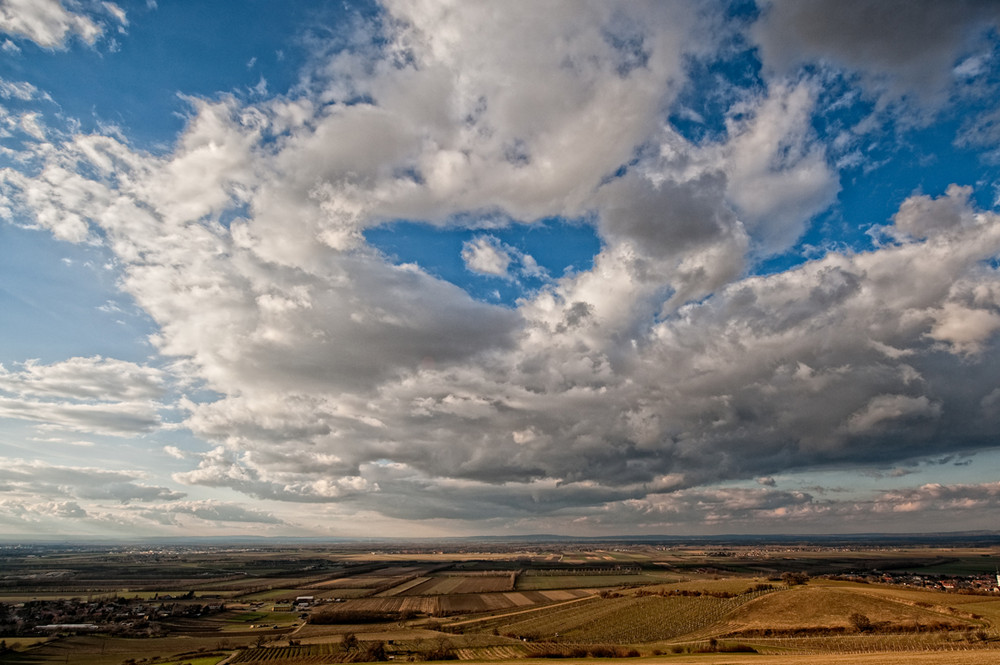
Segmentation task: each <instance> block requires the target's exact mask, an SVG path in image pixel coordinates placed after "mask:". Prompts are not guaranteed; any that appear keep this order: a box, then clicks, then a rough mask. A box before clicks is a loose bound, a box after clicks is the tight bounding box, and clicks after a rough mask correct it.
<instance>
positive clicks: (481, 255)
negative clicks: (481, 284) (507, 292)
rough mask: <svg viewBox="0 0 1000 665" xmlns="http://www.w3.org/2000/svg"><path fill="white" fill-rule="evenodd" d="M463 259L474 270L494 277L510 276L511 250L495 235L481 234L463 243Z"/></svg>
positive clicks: (466, 265) (467, 266)
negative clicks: (508, 270) (508, 271)
mask: <svg viewBox="0 0 1000 665" xmlns="http://www.w3.org/2000/svg"><path fill="white" fill-rule="evenodd" d="M462 260H463V261H465V267H466V268H467V269H469V270H471V271H472V272H478V273H480V274H483V275H492V276H493V277H509V275H508V274H507V268H508V267H509V266H510V262H511V256H510V250H509V249H507V248H506V247H504V245H503V243H501V242H500V241H499V240H497V239H496V238H495V237H493V236H479V237H478V238H474V239H473V240H469V241H467V242H466V243H465V244H463V245H462Z"/></svg>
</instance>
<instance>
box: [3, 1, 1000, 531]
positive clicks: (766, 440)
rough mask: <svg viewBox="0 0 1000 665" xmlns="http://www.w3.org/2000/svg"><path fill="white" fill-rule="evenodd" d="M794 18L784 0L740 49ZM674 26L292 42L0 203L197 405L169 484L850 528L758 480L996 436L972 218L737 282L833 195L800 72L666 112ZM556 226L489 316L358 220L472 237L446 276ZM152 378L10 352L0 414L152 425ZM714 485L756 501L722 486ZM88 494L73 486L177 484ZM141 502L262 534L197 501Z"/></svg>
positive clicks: (673, 10) (596, 13) (77, 139)
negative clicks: (136, 142) (184, 384)
mask: <svg viewBox="0 0 1000 665" xmlns="http://www.w3.org/2000/svg"><path fill="white" fill-rule="evenodd" d="M803 6H804V7H805V9H803V10H801V11H803V12H807V11H814V10H815V11H814V13H815V12H818V11H819V9H817V8H818V7H819V6H820V4H819V3H807V4H804V5H803ZM529 8H530V13H532V14H533V15H534V14H540V15H538V16H535V17H534V20H532V21H529V22H525V21H524V20H523V16H524V15H525V14H526V13H528V11H529ZM797 11H798V10H794V9H793V8H789V7H788V6H785V5H783V4H780V3H778V4H775V5H774V6H773V7H771V9H770V10H769V13H767V14H766V15H765V16H766V18H765V19H763V21H764V23H763V24H762V25H763V27H761V28H759V30H760V34H759V36H758V38H759V39H760V40H762V43H765V42H766V40H767V39H768V38H769V37H768V35H769V34H770V33H767V30H771V29H772V28H773V26H774V25H779V24H783V23H782V22H784V23H788V22H790V21H792V22H794V21H800V20H801V21H805V20H806V19H805V18H802V17H801V16H800V15H799V14H798V13H795V12H797ZM824 11H826V10H824ZM830 11H833V10H830ZM789 12H791V13H790V14H789ZM694 16H696V13H694V12H690V11H685V7H683V6H681V5H680V4H677V3H628V4H608V3H578V2H567V3H555V2H554V3H544V4H542V5H538V4H537V3H529V4H525V5H523V6H521V7H520V9H517V8H515V9H511V8H509V7H508V8H507V9H506V11H504V12H502V13H500V14H497V13H496V12H495V11H493V10H492V9H491V8H490V6H489V5H483V4H478V3H457V4H455V5H453V6H445V5H443V4H442V3H436V2H435V3H431V2H427V3H423V2H405V3H404V2H399V3H396V2H391V3H387V5H386V7H385V15H384V16H383V17H382V18H381V20H380V21H376V22H374V23H372V24H370V25H368V24H366V26H365V27H364V30H363V31H362V32H363V33H364V34H365V35H367V36H368V37H372V39H371V43H366V44H364V45H362V46H359V47H358V48H357V49H353V50H350V51H343V52H340V51H338V52H335V53H330V54H327V56H326V57H323V58H319V59H318V61H317V63H315V64H314V66H313V67H311V68H310V69H309V70H308V71H306V72H305V73H304V74H303V82H302V84H301V86H300V87H299V88H297V89H295V90H294V91H292V92H291V93H290V94H288V95H287V96H282V97H277V98H274V99H257V98H255V101H253V102H249V101H246V100H241V99H238V98H236V97H233V96H219V97H217V98H215V99H211V100H204V99H191V100H189V101H190V104H191V110H190V118H189V121H188V124H187V126H186V129H185V130H184V132H183V133H182V135H181V136H180V137H179V138H178V140H177V143H176V145H174V146H173V147H172V149H170V150H165V151H163V152H162V153H160V154H150V153H146V152H143V151H141V150H137V149H134V148H133V147H131V146H130V145H128V144H127V143H126V142H125V141H123V140H120V139H119V138H116V137H114V136H102V135H96V134H95V135H82V134H78V135H74V136H70V137H68V138H66V139H65V140H63V141H56V140H55V139H53V138H49V139H48V140H49V141H51V143H47V144H45V146H44V147H38V148H35V149H34V152H32V153H31V155H30V159H29V161H30V162H31V164H32V166H33V167H34V170H32V169H23V170H14V169H11V168H8V169H4V170H3V171H0V179H2V181H3V182H4V183H5V185H6V186H7V190H8V191H9V192H10V193H9V195H8V197H9V203H6V205H7V206H8V207H9V208H10V210H11V211H12V213H11V214H14V212H16V213H17V214H18V215H20V216H21V217H22V218H23V219H25V220H27V222H28V223H31V224H33V225H34V226H35V227H36V228H40V229H45V230H47V231H48V232H50V233H51V234H52V235H53V236H54V237H56V238H59V239H61V240H65V241H70V242H93V243H97V242H100V243H104V244H105V245H106V247H107V248H108V250H109V251H110V252H113V254H114V256H115V260H116V261H117V263H116V265H117V266H118V267H119V268H120V271H121V274H120V286H121V288H122V290H123V291H125V292H127V293H128V294H129V295H130V296H131V297H132V298H134V299H135V302H136V303H137V304H138V305H139V306H140V307H141V308H143V309H144V310H145V311H146V312H147V313H148V314H149V315H150V317H151V318H152V319H153V320H154V321H155V323H156V325H157V331H156V333H155V335H154V336H153V337H152V340H151V341H152V342H153V344H154V345H155V348H156V349H157V351H158V352H159V354H161V355H162V356H165V357H170V358H174V359H177V360H178V363H177V365H176V368H177V369H176V370H175V371H176V372H183V373H186V374H187V375H188V376H187V378H188V380H189V381H190V383H189V384H188V385H191V386H198V387H204V388H207V389H208V391H206V392H205V393H204V394H202V395H200V396H199V397H197V398H191V399H188V400H186V401H184V402H183V408H184V409H185V413H186V416H185V421H184V427H186V428H188V429H189V430H190V431H191V432H192V433H193V434H194V435H195V436H196V437H198V438H200V439H202V440H204V441H206V442H208V443H209V444H210V450H209V451H208V452H205V453H193V452H192V453H183V452H182V451H180V450H179V449H177V448H174V447H169V446H168V447H166V448H164V452H165V453H166V454H167V455H170V456H171V457H173V458H176V459H177V460H179V461H188V463H189V465H190V466H188V467H187V468H186V469H184V470H181V471H178V472H177V473H176V474H175V475H174V479H175V480H176V481H177V482H180V483H185V484H189V485H201V486H204V487H210V488H228V489H232V490H235V491H238V492H241V493H243V494H245V495H248V496H252V497H259V498H263V499H269V500H280V501H300V502H314V503H318V502H338V503H340V504H343V505H344V506H347V507H350V508H353V509H357V510H377V511H379V512H381V513H382V514H384V515H390V516H394V517H400V518H406V519H424V518H431V517H447V518H455V519H479V518H483V517H487V516H498V515H500V516H505V517H512V518H516V517H523V516H532V515H538V514H544V513H553V514H555V513H560V514H561V513H563V512H572V510H574V509H576V508H578V507H579V506H590V507H593V506H599V507H603V508H602V509H606V510H607V511H608V513H607V514H608V515H614V514H615V513H614V511H626V512H628V511H631V513H630V514H632V515H637V514H644V515H647V516H648V518H649V519H659V520H661V522H662V523H669V522H670V520H671V519H674V518H673V517H670V516H672V515H676V516H677V517H676V519H678V520H682V521H684V523H690V519H691V517H690V516H691V515H698V516H700V517H701V518H702V519H703V520H704V521H706V522H707V523H721V522H722V521H723V520H726V519H733V520H744V521H747V522H749V521H750V520H753V519H756V518H758V517H761V516H765V517H768V519H775V520H777V519H779V518H783V517H787V516H788V515H795V514H797V515H800V516H802V519H806V518H807V517H809V516H812V517H813V518H814V517H817V516H819V515H822V514H829V513H830V512H831V511H832V512H833V514H837V513H836V511H837V510H840V509H841V508H836V509H835V508H831V507H830V506H828V505H827V504H825V503H823V502H821V501H817V500H815V499H814V498H813V497H812V496H810V495H809V494H808V493H805V492H793V491H780V490H778V489H776V488H775V487H773V485H774V480H773V475H774V474H778V473H782V472H786V471H788V470H801V469H816V468H824V467H828V466H833V467H837V468H840V467H843V466H844V465H847V464H852V465H860V466H873V467H877V468H885V467H887V466H891V465H894V464H897V463H902V462H904V461H907V460H913V459H917V458H920V457H922V456H927V455H940V454H948V453H958V452H964V451H969V450H975V449H978V448H982V447H987V446H992V445H995V439H994V438H993V437H994V436H995V431H996V425H997V416H998V409H997V408H996V404H997V398H996V379H995V377H996V376H997V373H998V369H1000V368H998V367H997V361H996V358H997V354H996V348H997V335H996V331H997V330H1000V318H998V317H1000V280H998V274H997V270H996V268H995V257H996V256H997V255H998V253H1000V219H998V216H997V215H996V214H995V213H992V212H987V211H982V210H979V209H977V208H976V206H975V204H974V202H973V197H972V196H971V194H972V192H971V191H970V190H969V189H967V188H966V187H965V186H963V184H962V183H959V184H956V185H955V186H954V187H952V188H949V189H948V191H947V193H946V195H945V196H944V197H937V198H934V197H928V196H925V195H923V194H914V195H913V196H911V197H909V198H908V199H907V200H906V201H904V202H903V203H902V205H901V206H900V207H899V210H898V212H897V213H896V215H895V216H894V217H893V218H892V220H891V224H887V225H886V227H885V228H884V229H882V230H881V233H882V236H881V240H882V242H880V243H879V244H878V246H876V247H874V248H872V249H870V250H867V251H863V252H861V251H858V252H854V251H846V250H845V251H840V252H831V253H829V254H827V255H825V256H823V257H820V258H817V259H815V260H812V261H809V262H806V263H804V264H802V265H799V266H797V267H795V268H793V269H789V270H786V271H783V272H777V273H775V274H770V275H761V276H754V275H749V274H748V272H750V270H749V268H750V267H751V266H752V265H753V261H754V260H755V259H754V257H755V256H760V255H770V254H773V253H777V252H781V251H783V250H786V249H788V248H789V247H790V246H791V245H793V244H794V243H795V242H796V241H797V240H798V239H799V238H800V236H801V235H802V233H803V232H804V230H805V229H806V228H807V224H808V222H809V220H810V219H811V218H812V217H814V216H815V215H817V214H819V213H820V212H822V211H823V210H825V209H826V208H827V207H828V206H830V205H831V203H832V202H833V200H834V199H835V197H836V194H837V192H838V189H839V186H840V185H839V180H838V176H837V174H836V172H835V171H834V170H833V168H832V167H831V166H830V165H829V164H828V158H827V153H826V149H825V148H824V147H823V146H822V145H820V143H819V139H818V137H817V136H816V132H815V130H814V129H813V124H812V119H813V117H814V114H815V104H816V100H817V97H818V94H819V92H818V84H817V83H815V82H813V81H811V80H807V79H799V78H778V79H772V80H770V81H769V82H768V85H767V86H766V87H765V88H764V89H761V90H757V91H754V93H753V94H748V95H746V96H745V97H744V98H743V100H742V101H741V103H740V104H739V107H738V108H735V109H733V112H732V113H729V114H728V115H727V118H728V123H727V125H726V131H725V133H724V136H722V137H721V138H719V139H718V140H713V141H712V142H706V143H704V144H701V145H694V144H692V143H691V142H689V141H687V140H685V139H684V138H683V137H682V136H681V135H680V134H679V133H678V132H677V131H675V130H674V129H672V128H671V127H670V126H668V125H665V124H664V122H663V117H665V114H664V110H665V109H666V108H668V107H669V105H670V103H671V101H672V100H673V99H674V98H675V97H676V95H677V92H678V89H679V87H680V86H681V85H682V83H683V79H684V77H685V76H686V71H685V64H684V63H685V62H686V60H685V59H686V57H687V56H688V55H689V54H690V53H691V52H692V51H694V50H697V49H701V48H705V43H706V42H705V41H703V40H702V38H704V40H710V37H709V26H706V25H703V24H701V23H699V21H700V20H701V19H698V18H693V17H694ZM789 16H790V17H791V18H788V17H789ZM810 16H811V15H810ZM810 20H812V19H810ZM817 20H818V19H817ZM810 34H811V33H810ZM375 36H377V39H375V38H374V37H375ZM841 37H843V35H841ZM807 38H808V34H807V35H806V36H804V37H802V39H807ZM817 39H818V38H817ZM810 43H811V42H810ZM824 43H825V42H824ZM807 46H808V44H807V45H802V46H801V47H800V50H801V51H802V52H808V51H809V49H808V48H807ZM835 46H836V47H837V48H838V49H839V48H840V46H839V42H837V44H835ZM769 48H771V47H769V46H767V45H766V44H765V46H764V52H765V56H766V59H769V60H768V62H771V61H781V58H782V57H784V56H782V55H781V54H780V53H779V54H775V53H774V52H772V51H769V50H768V49H769ZM829 48H830V49H834V46H830V47H829ZM948 48H951V47H948ZM831 52H832V53H834V54H836V53H839V51H837V50H833V51H831ZM949 52H950V51H949ZM879 53H882V52H881V51H876V54H879ZM807 55H808V53H807ZM797 57H798V56H796V58H797ZM888 57H889V56H885V58H888ZM786 59H787V60H788V61H789V62H791V61H792V59H791V56H788V57H787V58H786ZM796 61H797V60H796ZM890 65H892V63H891V62H890V63H889V65H886V68H887V69H886V71H890V69H891V67H890ZM892 66H894V67H896V68H897V69H898V70H899V71H902V72H903V74H900V76H903V75H905V74H906V73H907V72H908V71H909V70H908V69H906V66H905V65H903V64H898V63H897V64H896V65H892ZM950 66H951V65H950V64H949V67H950ZM892 71H895V70H892ZM913 75H914V76H915V74H913ZM358 100H361V101H358ZM559 215H563V216H573V217H579V218H582V219H583V220H584V221H585V222H586V223H590V224H593V226H594V228H595V229H596V230H597V232H598V234H599V235H600V240H601V250H600V252H599V253H598V255H597V256H596V257H594V261H593V266H592V267H591V268H590V269H587V270H581V271H579V272H574V273H571V274H566V275H563V276H561V277H559V278H558V279H552V280H546V282H545V284H544V285H543V286H542V287H540V288H539V289H537V290H536V291H532V292H530V293H525V294H523V296H522V298H521V299H520V300H519V301H518V302H517V303H516V307H513V308H506V307H497V306H492V305H489V304H485V303H482V302H478V301H476V300H474V299H473V298H472V297H470V296H469V294H468V293H466V292H465V291H463V290H462V289H461V288H459V287H458V286H455V285H454V284H450V283H447V282H445V281H442V280H440V279H437V278H436V277H434V276H433V275H431V274H429V273H427V272H425V271H423V270H422V269H421V268H419V267H418V266H415V265H402V266H396V265H391V264H390V263H388V262H387V260H386V258H385V256H384V255H382V254H381V253H380V252H378V251H376V250H375V249H374V248H372V247H369V246H368V245H367V244H366V242H365V236H364V234H363V231H364V230H365V229H368V228H372V227H375V226H380V225H385V224H391V223H392V221H393V220H396V219H400V218H405V219H408V220H423V221H425V222H426V223H427V224H431V225H439V226H449V225H451V226H461V225H465V226H469V227H471V228H475V229H477V231H476V233H477V235H476V236H475V237H474V238H473V239H472V240H470V241H469V242H468V243H466V244H465V246H464V247H463V249H462V251H461V256H462V258H463V259H464V261H465V264H466V266H467V267H468V269H469V270H471V271H473V272H477V273H479V274H481V275H488V276H495V277H501V278H503V277H508V278H510V277H512V276H516V274H517V270H518V269H520V270H521V271H522V274H523V273H527V272H531V271H533V270H536V269H537V268H538V266H537V263H535V262H534V261H533V260H531V259H530V257H528V256H527V255H524V254H521V253H520V252H519V251H518V250H516V249H515V248H513V247H510V246H508V245H505V244H503V243H502V242H500V241H499V240H497V239H496V237H494V236H493V235H491V234H490V233H489V227H490V225H495V224H502V223H506V220H511V219H513V220H516V221H517V222H519V223H525V224H531V223H536V222H538V221H539V220H543V219H545V218H547V217H550V216H559ZM498 220H501V221H498ZM453 258H456V259H457V257H453ZM991 261H993V263H991ZM518 266H520V267H519V268H518ZM167 383H169V379H168V377H167V376H166V374H165V373H164V372H162V371H160V370H155V369H152V368H150V367H145V366H141V365H136V364H132V363H124V362H121V361H114V360H110V359H105V358H73V359H70V360H68V361H65V362H62V363H54V364H52V365H41V364H39V363H31V362H28V363H25V364H24V365H23V366H21V367H20V369H15V370H7V369H3V370H0V391H2V394H0V415H6V416H7V417H18V418H23V419H29V420H33V421H36V422H45V423H47V424H50V425H58V426H61V427H65V428H75V429H79V430H87V431H96V432H104V433H119V434H125V433H141V432H147V431H150V430H152V429H154V428H156V427H157V426H158V425H159V424H160V420H159V417H158V415H157V414H156V404H157V401H158V400H160V399H162V396H163V394H164V390H165V385H166V384H167ZM209 391H211V392H209ZM942 433H947V436H941V434H942ZM43 471H44V469H43V470H40V471H39V473H40V474H42V475H44V473H43ZM19 473H27V472H19ZM18 478H19V479H20V480H18V479H16V478H11V479H10V480H8V481H7V482H15V481H17V482H28V481H27V480H25V479H24V477H23V476H18ZM735 479H739V480H747V481H750V482H753V481H754V480H757V482H758V483H760V485H762V487H755V488H753V489H752V490H741V489H733V488H729V489H718V488H717V486H718V484H719V483H725V482H727V481H732V480H735ZM80 482H81V483H82V482H83V481H80ZM105 484H106V485H107V487H108V489H107V491H106V492H105V493H104V494H102V493H101V491H100V490H97V489H94V488H92V487H90V485H88V486H87V487H88V489H79V490H73V492H70V493H69V494H70V495H71V496H72V497H73V498H74V499H77V498H78V499H80V500H83V499H88V500H93V501H97V500H117V501H122V500H126V499H127V500H128V501H146V502H148V501H155V500H168V499H172V498H174V497H176V494H175V493H171V490H165V489H163V488H156V487H149V488H145V487H141V486H137V485H136V484H134V483H132V484H129V481H127V480H125V479H121V478H116V479H114V480H111V479H109V480H108V482H106V483H105ZM707 484H714V486H716V489H705V485H707ZM783 485H784V483H783ZM81 487H82V485H81ZM161 490H162V491H165V492H167V493H168V496H162V495H161V496H159V497H158V496H157V493H158V492H160V491H161ZM123 497H124V498H123ZM886 500H888V499H886ZM865 505H867V506H868V508H869V509H872V506H873V505H875V504H872V503H868V504H865ZM706 506H707V508H706ZM88 509H89V506H88ZM843 509H844V510H847V509H846V508H843ZM824 511H826V512H824ZM147 512H148V513H149V517H148V519H151V520H156V519H161V520H166V521H167V522H169V523H174V522H173V521H171V520H176V519H179V518H181V517H195V518H200V519H204V520H220V521H231V522H253V521H256V522H260V523H272V524H276V522H274V521H270V520H271V519H272V518H270V517H268V516H267V515H265V514H262V513H261V514H258V513H254V512H241V511H240V509H238V507H234V506H223V505H220V504H203V503H195V502H191V503H186V504H178V505H177V506H175V507H174V508H169V509H164V510H160V511H147ZM156 514H159V515H160V517H155V515H156ZM163 515H166V517H163Z"/></svg>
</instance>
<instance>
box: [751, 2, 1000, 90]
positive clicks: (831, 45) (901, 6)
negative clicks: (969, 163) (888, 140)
mask: <svg viewBox="0 0 1000 665" xmlns="http://www.w3.org/2000/svg"><path fill="white" fill-rule="evenodd" d="M998 22H1000V9H998V7H997V4H996V3H995V2H991V1H990V0H955V1H954V2H937V1H935V0H767V1H766V2H764V3H763V16H762V18H761V20H760V21H758V22H757V23H756V24H755V25H754V26H753V29H752V31H751V32H752V34H753V36H754V38H755V39H756V41H757V43H758V44H759V46H760V50H761V56H762V59H763V61H764V64H765V66H768V67H771V68H773V69H775V70H778V71H781V72H788V71H794V69H795V68H797V67H798V66H800V65H803V64H809V63H813V62H822V63H827V64H830V65H833V66H835V67H841V68H845V69H847V70H849V71H852V72H860V73H861V74H862V75H863V76H864V77H865V78H866V79H867V80H868V82H869V83H870V84H871V85H872V86H874V87H875V89H882V90H887V91H888V92H889V94H891V95H892V96H893V97H899V96H902V95H910V96H912V97H915V98H917V99H920V100H922V101H925V102H939V101H941V98H942V94H943V93H945V92H946V90H947V88H948V87H949V85H950V83H951V81H952V79H953V68H954V67H955V65H957V64H958V60H959V58H961V57H962V56H964V55H967V53H968V49H969V48H970V44H972V43H973V40H974V39H975V38H977V37H982V36H984V35H985V33H986V32H988V31H989V30H990V29H991V28H994V27H995V26H996V25H997V24H998Z"/></svg>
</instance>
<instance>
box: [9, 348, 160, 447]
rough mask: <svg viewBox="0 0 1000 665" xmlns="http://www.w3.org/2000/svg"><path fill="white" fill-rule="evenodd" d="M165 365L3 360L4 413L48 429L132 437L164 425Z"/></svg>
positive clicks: (89, 360) (96, 359)
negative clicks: (14, 365) (14, 363)
mask: <svg viewBox="0 0 1000 665" xmlns="http://www.w3.org/2000/svg"><path fill="white" fill-rule="evenodd" d="M165 379H166V377H165V375H164V373H163V372H162V371H161V370H158V369H155V368H151V367H144V366H141V365H136V364H134V363H129V362H124V361H120V360H113V359H106V358H101V357H92V358H70V359H69V360H66V361H63V362H59V363H53V364H50V365H42V364H39V363H38V362H36V361H30V360H29V361H27V362H25V363H23V365H22V366H21V368H20V369H19V370H15V371H10V370H7V369H6V368H4V367H3V366H2V365H0V417H4V418H16V419H21V420H29V421H34V422H37V423H40V424H41V426H43V427H46V428H56V429H65V430H71V431H75V432H90V433H94V434H105V435H112V436H132V435H135V434H140V433H143V432H149V431H152V430H153V429H155V428H157V427H158V426H159V424H160V416H159V414H158V413H157V409H158V404H157V403H156V400H157V399H159V398H161V397H162V396H163V395H164V392H165Z"/></svg>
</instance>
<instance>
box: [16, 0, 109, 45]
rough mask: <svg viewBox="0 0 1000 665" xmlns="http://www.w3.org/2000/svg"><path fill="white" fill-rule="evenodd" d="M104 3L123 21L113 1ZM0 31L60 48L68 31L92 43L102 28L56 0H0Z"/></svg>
mask: <svg viewBox="0 0 1000 665" xmlns="http://www.w3.org/2000/svg"><path fill="white" fill-rule="evenodd" d="M104 4H105V7H107V8H108V9H109V11H111V8H113V9H114V10H115V12H112V13H113V14H115V16H117V13H116V12H118V13H121V17H120V20H122V21H124V12H122V10H121V9H120V8H118V7H117V5H114V4H112V3H109V2H108V3H104ZM0 31H3V32H5V33H7V34H9V35H16V36H19V37H25V38H27V39H30V40H31V41H33V42H35V43H37V44H38V45H39V46H42V47H45V48H62V47H63V46H64V45H65V42H66V39H67V37H68V36H69V35H74V34H75V35H77V36H79V37H80V39H82V40H83V41H85V42H86V43H88V44H93V43H94V42H95V41H97V38H98V37H100V36H101V33H102V32H103V31H104V29H103V27H102V26H101V25H99V24H98V23H96V22H95V21H94V20H93V19H91V18H90V17H89V16H87V15H85V14H81V13H77V12H74V11H71V10H68V9H67V8H66V7H65V6H64V5H63V4H62V2H60V0H3V1H2V2H0Z"/></svg>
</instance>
